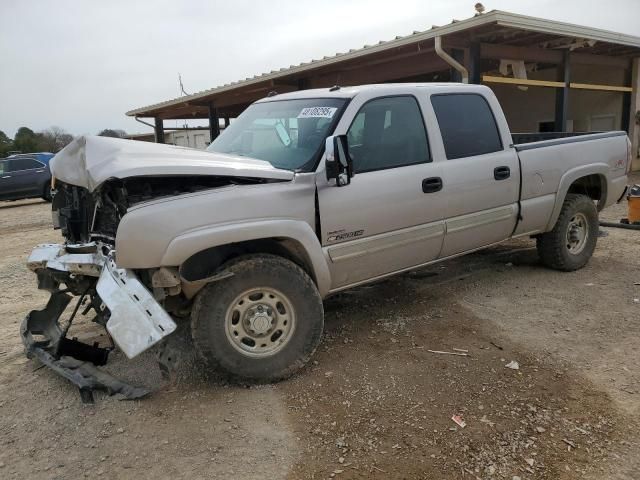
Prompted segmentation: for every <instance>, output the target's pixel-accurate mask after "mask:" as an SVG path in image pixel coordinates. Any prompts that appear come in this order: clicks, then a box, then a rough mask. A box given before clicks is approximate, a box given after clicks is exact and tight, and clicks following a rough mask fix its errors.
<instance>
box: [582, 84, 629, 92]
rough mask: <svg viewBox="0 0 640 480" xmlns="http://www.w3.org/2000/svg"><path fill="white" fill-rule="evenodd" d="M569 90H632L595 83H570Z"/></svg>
mask: <svg viewBox="0 0 640 480" xmlns="http://www.w3.org/2000/svg"><path fill="white" fill-rule="evenodd" d="M569 87H570V88H575V89H578V90H605V91H608V92H632V91H633V88H631V87H618V86H615V85H598V84H595V83H575V82H571V83H570V84H569Z"/></svg>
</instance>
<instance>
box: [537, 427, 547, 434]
mask: <svg viewBox="0 0 640 480" xmlns="http://www.w3.org/2000/svg"><path fill="white" fill-rule="evenodd" d="M546 431H547V429H546V428H544V427H536V432H538V433H544V432H546Z"/></svg>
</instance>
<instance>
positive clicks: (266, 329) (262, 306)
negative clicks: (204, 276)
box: [225, 287, 296, 358]
mask: <svg viewBox="0 0 640 480" xmlns="http://www.w3.org/2000/svg"><path fill="white" fill-rule="evenodd" d="M295 326H296V315H295V311H294V309H293V306H292V304H291V302H290V301H289V299H288V298H287V296H286V295H284V294H283V293H282V292H280V291H278V290H275V289H273V288H265V287H259V288H252V289H250V290H246V291H244V292H242V293H241V294H240V295H238V296H237V297H236V298H235V299H234V301H233V302H231V305H230V306H229V308H228V309H227V313H226V316H225V332H226V334H227V339H228V340H229V343H230V344H231V345H232V346H233V348H235V349H236V350H237V351H238V352H240V353H242V354H243V355H245V356H248V357H254V358H261V357H269V356H272V355H275V354H276V353H278V352H279V351H280V350H282V349H283V348H284V347H285V346H286V345H287V343H289V341H290V340H291V337H292V335H293V331H294V330H295Z"/></svg>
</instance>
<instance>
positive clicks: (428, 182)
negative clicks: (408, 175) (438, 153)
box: [422, 177, 442, 193]
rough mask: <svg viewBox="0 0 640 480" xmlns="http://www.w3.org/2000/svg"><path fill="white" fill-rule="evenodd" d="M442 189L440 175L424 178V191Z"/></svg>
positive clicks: (429, 191) (430, 191) (432, 191)
mask: <svg viewBox="0 0 640 480" xmlns="http://www.w3.org/2000/svg"><path fill="white" fill-rule="evenodd" d="M440 190H442V179H441V178H440V177H429V178H425V179H424V180H422V191H423V192H424V193H434V192H439V191H440Z"/></svg>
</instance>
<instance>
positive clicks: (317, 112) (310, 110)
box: [298, 107, 338, 118]
mask: <svg viewBox="0 0 640 480" xmlns="http://www.w3.org/2000/svg"><path fill="white" fill-rule="evenodd" d="M337 110H338V108H337V107H307V108H303V109H302V111H301V112H300V114H299V115H298V118H333V116H334V115H335V113H336V111H337Z"/></svg>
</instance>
